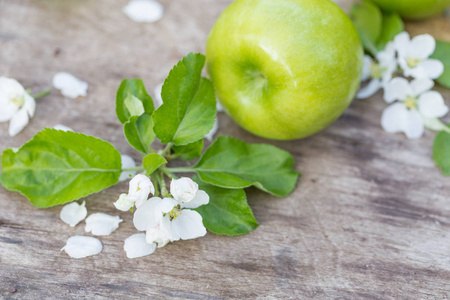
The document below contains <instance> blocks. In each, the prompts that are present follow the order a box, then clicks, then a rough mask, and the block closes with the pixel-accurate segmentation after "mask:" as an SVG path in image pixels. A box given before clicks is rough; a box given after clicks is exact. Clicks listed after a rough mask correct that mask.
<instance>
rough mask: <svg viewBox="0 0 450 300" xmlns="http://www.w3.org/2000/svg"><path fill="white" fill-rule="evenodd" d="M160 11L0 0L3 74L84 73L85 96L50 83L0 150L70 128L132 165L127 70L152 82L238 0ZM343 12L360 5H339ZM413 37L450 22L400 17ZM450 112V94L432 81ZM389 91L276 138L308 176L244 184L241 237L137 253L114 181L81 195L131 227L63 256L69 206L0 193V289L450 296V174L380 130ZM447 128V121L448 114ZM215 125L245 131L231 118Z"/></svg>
mask: <svg viewBox="0 0 450 300" xmlns="http://www.w3.org/2000/svg"><path fill="white" fill-rule="evenodd" d="M161 2H162V3H163V4H164V6H165V8H166V12H165V16H164V18H163V19H162V20H161V21H159V22H157V23H154V24H138V23H135V22H133V21H131V20H129V19H128V18H127V17H126V16H125V15H124V14H123V12H122V7H123V6H125V5H126V3H127V0H115V1H111V0H110V1H108V0H77V1H75V0H70V1H69V0H64V1H60V0H34V1H32V0H0V75H2V76H8V77H13V78H17V79H18V80H19V81H20V82H21V83H22V84H23V85H24V86H26V87H30V88H33V91H34V92H37V91H40V90H42V89H44V88H46V87H48V86H49V85H50V84H51V80H52V77H53V75H54V74H55V73H56V72H59V71H68V72H70V73H72V74H74V75H76V76H78V77H80V78H82V79H84V80H86V81H87V82H89V84H90V86H89V91H88V96H87V97H85V98H79V99H76V100H69V99H65V98H64V97H63V96H61V94H60V93H59V92H57V91H55V92H53V93H52V94H51V95H49V96H47V97H45V98H42V99H40V100H38V104H37V111H36V116H35V117H34V119H33V120H32V121H31V123H30V125H29V126H28V127H27V128H26V129H25V130H24V131H23V132H22V133H21V134H20V135H18V136H17V137H14V138H11V137H9V136H8V135H7V128H8V125H7V123H2V124H0V150H1V151H3V150H4V149H6V148H9V147H18V146H20V145H22V144H23V143H24V142H26V141H27V140H29V139H30V138H31V137H32V136H33V135H34V134H35V133H36V132H38V131H39V130H41V129H42V128H44V127H52V126H54V125H55V124H58V123H60V124H64V125H66V126H69V127H72V128H73V129H75V130H76V131H79V132H84V133H87V134H91V135H94V136H97V137H100V138H102V139H105V140H108V141H110V142H112V143H113V144H114V145H115V146H116V147H117V148H118V149H119V150H120V151H121V152H123V153H126V154H129V155H131V156H133V157H134V158H136V159H139V154H138V153H137V152H135V151H133V150H132V149H131V148H130V147H129V146H128V145H127V143H126V141H125V139H124V138H123V135H122V127H121V125H120V123H119V122H118V121H117V119H116V116H115V112H114V101H115V91H116V89H117V87H118V85H119V83H120V81H121V80H122V79H123V78H132V77H141V78H143V79H144V81H145V83H146V84H147V86H148V89H149V91H152V90H153V87H154V86H155V85H156V84H158V83H160V82H162V80H163V79H164V78H165V76H166V74H167V73H168V71H169V70H170V69H171V67H172V66H173V65H174V64H175V63H176V62H177V61H178V60H179V59H180V58H181V57H182V56H183V55H185V54H187V53H188V52H190V51H201V52H204V45H205V41H206V38H207V34H208V32H209V30H210V28H211V27H212V25H213V24H214V21H215V20H216V18H217V17H218V16H219V14H220V12H221V11H222V10H223V9H224V8H225V7H226V6H227V5H228V4H229V3H230V2H231V0H214V1H213V0H176V1H175V0H172V1H171V0H162V1H161ZM337 2H338V3H339V4H340V5H341V6H342V7H343V9H344V10H346V11H348V9H349V7H350V5H351V3H352V2H353V1H351V0H340V1H337ZM407 28H408V30H409V31H410V32H411V33H412V34H414V35H415V34H419V33H426V32H428V33H430V34H432V35H434V36H435V37H437V38H441V39H446V40H448V41H450V18H449V17H439V18H435V19H433V20H428V21H425V22H418V23H412V24H408V25H407ZM437 90H438V91H440V92H442V93H443V95H444V97H445V98H446V99H447V105H450V102H449V101H450V91H448V90H445V89H442V88H437ZM385 107H386V104H385V103H384V102H383V100H382V97H381V93H378V94H377V95H376V96H374V97H372V98H371V99H367V100H364V101H359V100H358V101H355V102H354V103H353V104H352V105H351V107H350V108H349V109H348V110H347V111H346V113H345V114H344V115H343V116H342V117H341V118H340V119H339V120H338V121H337V122H336V123H335V124H333V125H332V126H331V127H329V128H328V129H326V130H325V131H323V132H321V133H320V134H317V135H315V136H313V137H310V138H307V139H304V140H298V141H291V142H273V144H275V145H277V146H279V147H281V148H283V149H286V150H288V151H290V152H291V153H293V155H294V156H295V159H296V164H297V168H298V170H300V171H302V172H303V174H304V176H303V177H302V178H301V179H300V181H299V184H298V187H297V189H296V190H295V192H294V193H293V194H292V195H290V196H289V197H286V198H275V197H272V196H268V195H267V194H264V193H261V192H259V191H257V190H255V189H249V190H248V198H249V202H250V204H251V206H252V208H253V210H254V213H255V215H256V218H257V219H258V221H259V222H260V224H261V226H260V227H259V228H258V229H257V230H255V231H254V232H252V233H250V234H248V235H246V236H242V237H234V238H230V237H223V236H216V235H214V234H210V233H208V234H207V236H206V237H205V238H201V239H197V240H191V241H183V242H177V243H173V244H170V245H168V246H166V247H165V248H162V249H158V250H157V251H156V252H155V253H154V254H153V255H151V256H147V257H145V258H140V259H134V260H129V259H127V258H126V256H125V253H124V251H123V249H122V247H123V241H124V239H125V238H127V237H128V236H130V235H132V234H134V233H136V230H135V228H134V227H133V224H132V215H131V214H130V213H122V212H119V211H117V210H116V209H115V208H114V206H113V204H112V203H113V202H114V201H115V200H116V198H117V197H118V195H119V194H120V193H122V192H126V190H127V183H121V184H119V185H117V186H115V187H113V188H110V189H107V190H105V191H103V192H101V193H98V194H95V195H92V196H90V197H88V198H87V199H86V201H87V208H88V212H89V213H94V212H104V213H109V214H114V215H120V216H121V217H122V218H123V219H124V220H125V221H124V223H122V224H121V226H120V228H119V229H118V230H117V231H116V232H114V233H113V234H112V235H110V236H107V237H101V238H100V240H101V241H102V243H103V245H104V250H103V252H102V253H101V254H100V255H97V256H93V257H89V258H85V259H81V260H76V259H71V258H70V257H69V256H68V255H67V254H65V253H64V252H60V251H59V250H60V249H61V248H62V247H63V246H64V244H65V241H66V240H67V238H69V237H70V236H72V235H75V234H84V225H83V224H80V225H78V226H77V227H76V228H74V229H71V228H69V226H67V225H66V224H64V223H63V222H62V221H61V220H60V219H59V212H60V209H61V208H60V207H56V208H52V209H47V210H38V209H36V208H34V206H32V205H31V204H30V203H29V202H28V201H27V199H25V198H24V197H22V196H20V195H19V194H18V193H13V192H8V191H6V190H5V189H4V188H3V187H0V297H1V298H3V299H69V298H94V297H95V298H99V299H101V298H104V299H110V298H119V299H132V298H151V299H165V298H174V299H447V298H450V197H449V194H450V193H449V191H450V178H444V177H443V176H442V175H441V173H440V172H439V170H438V169H437V168H436V167H435V165H434V163H433V161H432V159H431V145H432V142H433V138H434V133H432V132H429V131H427V132H426V134H425V136H424V137H423V138H421V139H419V140H408V139H406V137H405V136H404V135H401V134H397V135H393V134H388V133H385V132H384V131H383V130H382V129H381V127H380V121H379V120H380V115H381V112H382V110H383V108H385ZM446 121H447V122H448V121H450V118H449V117H447V119H446ZM220 126H221V127H220V132H219V134H227V135H231V136H235V137H238V138H241V139H244V140H246V141H248V142H267V141H266V140H263V139H260V138H257V137H255V136H252V135H250V134H248V133H246V132H244V131H243V130H242V129H240V128H239V127H238V126H237V125H236V124H234V123H233V122H231V121H230V119H229V118H228V117H227V116H226V115H224V114H221V115H220Z"/></svg>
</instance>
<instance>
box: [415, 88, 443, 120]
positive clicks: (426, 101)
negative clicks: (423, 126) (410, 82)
mask: <svg viewBox="0 0 450 300" xmlns="http://www.w3.org/2000/svg"><path fill="white" fill-rule="evenodd" d="M417 105H418V107H419V111H420V113H421V114H422V115H423V116H424V117H425V118H442V117H443V116H445V115H446V114H447V113H448V107H447V105H445V102H444V98H443V97H442V95H441V94H440V93H439V92H436V91H429V92H426V93H424V94H422V95H421V96H420V98H419V100H418V101H417Z"/></svg>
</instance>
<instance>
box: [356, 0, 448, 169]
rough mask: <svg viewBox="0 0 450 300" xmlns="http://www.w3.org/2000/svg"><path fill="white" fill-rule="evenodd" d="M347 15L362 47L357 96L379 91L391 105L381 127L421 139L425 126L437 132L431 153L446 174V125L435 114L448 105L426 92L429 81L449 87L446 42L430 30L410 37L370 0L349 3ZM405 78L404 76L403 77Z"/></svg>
mask: <svg viewBox="0 0 450 300" xmlns="http://www.w3.org/2000/svg"><path fill="white" fill-rule="evenodd" d="M351 15H352V19H353V21H354V24H355V26H356V28H357V30H358V33H359V35H360V37H361V41H362V44H363V46H364V49H365V50H366V52H367V53H368V54H369V55H366V56H365V57H364V68H363V69H364V70H363V75H362V81H363V82H365V81H367V80H369V79H370V82H369V83H368V84H367V85H365V86H363V87H362V88H361V89H360V90H359V92H358V94H357V98H360V99H364V98H368V97H371V96H372V95H374V94H375V93H376V92H377V91H378V90H380V89H383V90H384V100H385V101H386V102H387V103H388V104H390V105H389V106H388V107H387V108H386V109H385V110H384V111H383V114H382V116H381V126H382V128H383V129H384V130H385V131H387V132H390V133H398V132H403V133H405V134H406V136H407V137H408V138H410V139H417V138H420V137H421V136H422V135H423V133H424V129H425V128H427V129H430V130H433V131H438V132H439V133H438V134H437V136H436V138H435V141H434V144H433V158H434V160H435V162H436V164H437V165H438V167H439V168H440V169H441V170H442V172H443V174H444V175H447V176H449V175H450V127H449V126H448V125H446V124H444V123H443V122H442V121H441V120H440V118H442V117H444V116H445V115H446V114H447V113H448V111H449V109H448V107H447V105H446V104H445V101H444V99H443V97H442V95H441V94H440V93H439V92H437V91H431V88H432V87H433V86H434V80H436V81H437V82H438V83H440V84H441V85H442V86H445V87H448V88H450V56H449V55H448V53H450V43H447V42H443V41H437V42H436V41H435V39H434V38H433V37H432V36H431V35H429V34H423V35H418V36H416V37H414V38H412V39H411V37H410V35H409V34H408V33H407V32H404V31H403V30H404V25H403V22H402V20H401V19H400V17H399V16H398V15H396V14H395V13H394V14H386V13H383V12H382V11H381V9H380V8H379V7H378V6H377V5H375V4H374V3H373V2H371V1H370V0H363V1H362V2H361V3H360V4H356V5H354V6H353V8H352V11H351ZM407 78H408V79H407Z"/></svg>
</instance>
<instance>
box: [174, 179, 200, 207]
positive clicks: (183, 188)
mask: <svg viewBox="0 0 450 300" xmlns="http://www.w3.org/2000/svg"><path fill="white" fill-rule="evenodd" d="M197 191H198V184H197V183H195V182H194V181H193V180H192V179H190V178H188V177H181V178H180V179H172V181H171V182H170V193H171V194H172V196H173V198H175V200H177V201H178V202H179V203H180V204H181V203H184V202H189V201H192V200H193V199H194V197H195V195H196V194H197Z"/></svg>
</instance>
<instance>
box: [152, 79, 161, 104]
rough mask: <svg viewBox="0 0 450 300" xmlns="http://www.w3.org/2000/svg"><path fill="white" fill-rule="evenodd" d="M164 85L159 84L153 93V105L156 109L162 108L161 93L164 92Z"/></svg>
mask: <svg viewBox="0 0 450 300" xmlns="http://www.w3.org/2000/svg"><path fill="white" fill-rule="evenodd" d="M162 87H163V83H160V84H158V85H157V86H155V89H154V90H153V93H154V95H155V97H154V98H153V103H154V105H155V109H157V108H158V107H160V106H161V105H162V104H163V101H162V97H161V91H162Z"/></svg>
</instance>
